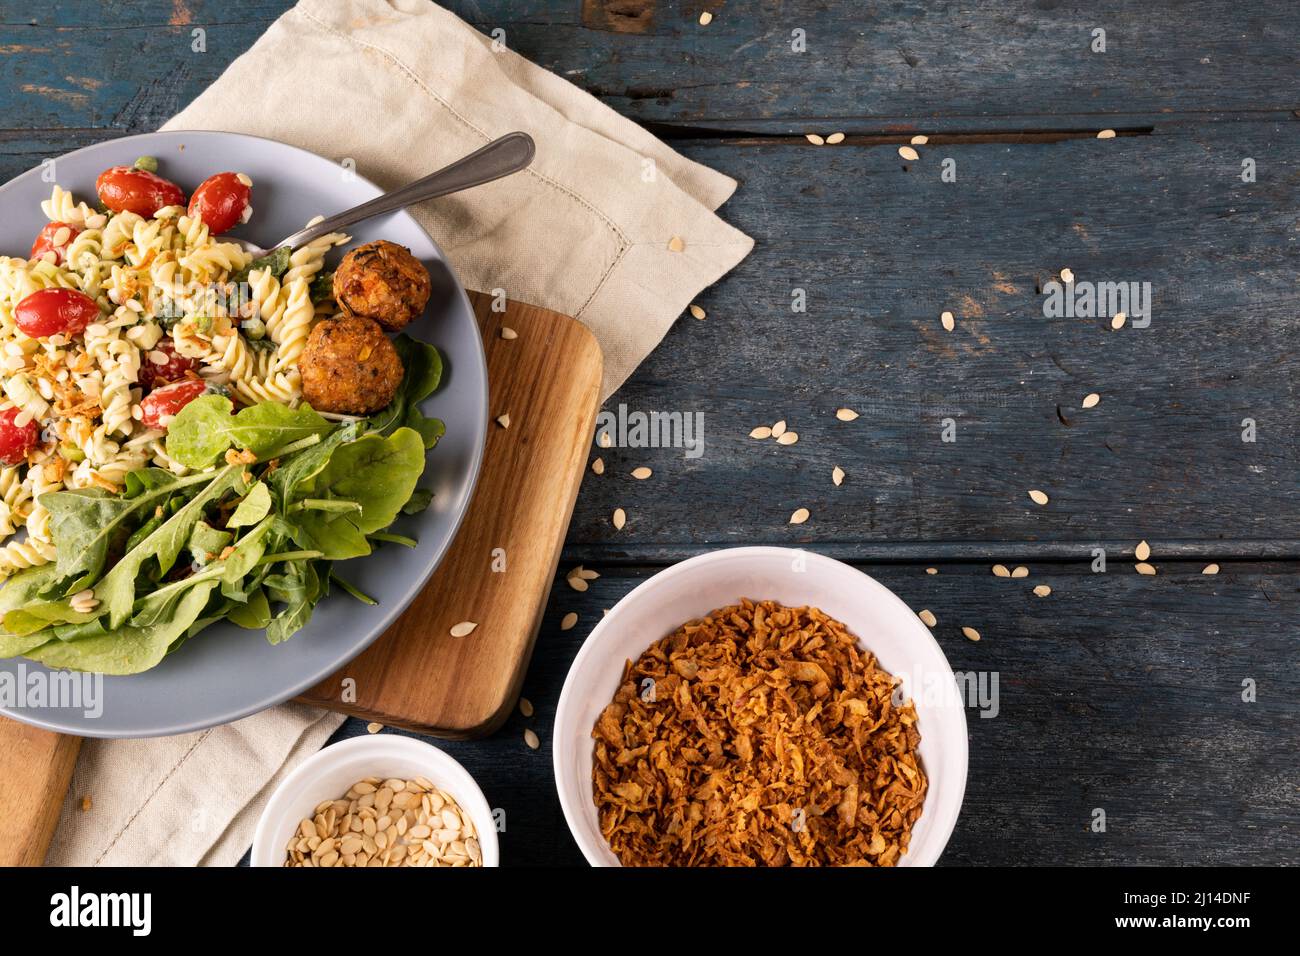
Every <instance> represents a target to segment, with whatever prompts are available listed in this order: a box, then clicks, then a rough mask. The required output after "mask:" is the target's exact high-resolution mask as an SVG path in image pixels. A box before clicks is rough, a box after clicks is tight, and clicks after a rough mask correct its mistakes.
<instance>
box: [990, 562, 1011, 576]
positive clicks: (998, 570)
mask: <svg viewBox="0 0 1300 956" xmlns="http://www.w3.org/2000/svg"><path fill="white" fill-rule="evenodd" d="M993 576H994V577H995V578H1009V577H1011V572H1010V571H1008V570H1007V566H1006V565H1005V564H995V565H993Z"/></svg>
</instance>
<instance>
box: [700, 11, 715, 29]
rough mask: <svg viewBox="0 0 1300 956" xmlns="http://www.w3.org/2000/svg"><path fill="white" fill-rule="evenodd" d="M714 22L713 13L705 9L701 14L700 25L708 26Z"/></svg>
mask: <svg viewBox="0 0 1300 956" xmlns="http://www.w3.org/2000/svg"><path fill="white" fill-rule="evenodd" d="M712 22H713V14H711V13H709V11H708V10H705V11H704V12H703V13H701V14H700V26H702V27H707V26H708V25H709V24H710V23H712Z"/></svg>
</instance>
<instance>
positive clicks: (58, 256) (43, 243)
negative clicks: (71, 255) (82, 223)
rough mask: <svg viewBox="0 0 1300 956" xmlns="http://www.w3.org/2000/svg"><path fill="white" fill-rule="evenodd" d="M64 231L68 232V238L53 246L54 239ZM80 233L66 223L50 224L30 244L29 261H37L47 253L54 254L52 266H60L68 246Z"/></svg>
mask: <svg viewBox="0 0 1300 956" xmlns="http://www.w3.org/2000/svg"><path fill="white" fill-rule="evenodd" d="M64 229H66V230H68V237H67V238H66V239H64V240H63V242H61V243H59V244H58V245H57V246H56V245H55V244H54V240H55V238H56V237H57V236H58V235H59V233H60V232H61V231H63V230H64ZM80 232H81V230H80V229H78V228H77V227H76V226H70V225H68V224H67V223H66V222H52V223H50V224H49V225H47V226H46V227H45V228H44V229H42V230H41V231H40V232H38V233H37V234H36V241H35V242H33V243H32V254H31V255H30V256H28V258H29V259H39V258H41V256H43V255H45V254H46V253H47V252H52V253H54V264H55V265H56V266H57V265H62V263H63V259H64V256H65V255H67V252H68V244H69V243H71V242H72V240H73V239H75V238H77V235H78V234H79V233H80Z"/></svg>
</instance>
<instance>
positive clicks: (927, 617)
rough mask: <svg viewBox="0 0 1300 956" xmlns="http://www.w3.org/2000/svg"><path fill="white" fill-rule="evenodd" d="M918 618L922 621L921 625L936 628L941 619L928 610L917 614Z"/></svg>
mask: <svg viewBox="0 0 1300 956" xmlns="http://www.w3.org/2000/svg"><path fill="white" fill-rule="evenodd" d="M916 616H917V617H919V618H920V619H921V623H922V624H924V625H925V626H926V627H934V626H935V625H936V624H938V623H939V619H938V618H936V617H935V616H934V612H933V611H931V610H929V609H928V608H927V609H926V610H924V611H919V612H917V615H916Z"/></svg>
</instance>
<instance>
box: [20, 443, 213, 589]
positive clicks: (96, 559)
mask: <svg viewBox="0 0 1300 956" xmlns="http://www.w3.org/2000/svg"><path fill="white" fill-rule="evenodd" d="M159 470H160V469H149V470H148V471H146V472H145V473H144V474H145V476H146V477H143V478H140V479H138V480H137V481H136V483H135V485H134V489H135V494H134V496H133V497H122V496H116V495H109V494H108V493H107V492H104V491H102V490H100V489H98V488H85V489H81V490H77V491H51V492H47V493H45V494H43V495H41V497H40V503H41V504H42V505H44V506H45V507H46V508H48V509H49V511H50V516H51V517H50V531H51V534H52V535H53V537H54V543H55V544H56V545H57V546H58V561H57V567H58V579H59V580H66V579H68V578H73V577H75V578H76V580H74V581H72V582H71V583H70V584H69V585H68V586H67V587H65V588H63V589H62V593H63V594H72V593H75V592H77V591H80V590H81V589H83V588H85V587H87V586H88V585H89V584H91V582H93V581H94V580H95V579H96V578H98V577H99V575H100V573H101V572H102V571H103V570H104V563H105V560H106V559H107V556H108V549H109V546H110V545H111V544H112V542H113V541H114V540H119V539H120V538H121V537H122V536H124V534H125V529H126V526H127V521H128V519H131V518H133V517H134V516H135V515H136V514H137V513H138V512H139V511H141V510H142V509H144V508H147V507H149V506H151V505H154V506H156V504H157V503H158V502H159V501H161V500H162V499H164V498H166V497H167V496H168V495H170V494H171V493H172V492H173V491H174V490H178V489H181V488H187V487H190V486H193V485H196V484H199V483H202V482H205V481H207V480H209V479H208V477H207V476H203V475H198V476H191V477H189V478H183V479H178V478H176V476H175V475H171V474H170V473H165V474H168V475H169V477H170V479H171V480H170V481H166V482H164V481H162V480H161V479H159V478H157V477H156V476H151V475H149V471H159ZM132 474H134V473H132ZM132 487H133V486H132V485H131V483H130V481H129V479H128V493H129V491H130V490H131V488H132ZM54 583H55V582H54V581H51V582H50V584H51V585H53V584H54Z"/></svg>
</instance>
